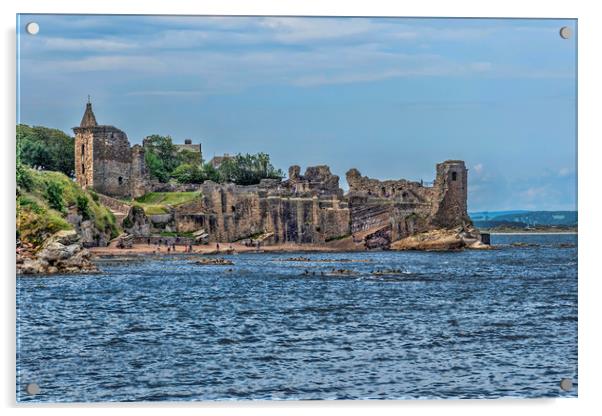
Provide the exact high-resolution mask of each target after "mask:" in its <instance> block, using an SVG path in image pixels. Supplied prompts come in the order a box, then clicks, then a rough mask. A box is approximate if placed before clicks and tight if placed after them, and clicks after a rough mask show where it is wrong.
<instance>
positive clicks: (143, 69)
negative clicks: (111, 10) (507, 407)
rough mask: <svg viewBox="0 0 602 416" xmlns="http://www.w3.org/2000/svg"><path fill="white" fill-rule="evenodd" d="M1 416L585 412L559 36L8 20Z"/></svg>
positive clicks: (569, 62)
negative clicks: (13, 352) (12, 291)
mask: <svg viewBox="0 0 602 416" xmlns="http://www.w3.org/2000/svg"><path fill="white" fill-rule="evenodd" d="M17 55H18V56H17V123H16V124H17V125H16V144H17V146H16V148H17V165H16V182H17V190H16V191H17V192H16V201H17V229H16V251H17V265H16V267H17V276H16V287H17V293H16V300H17V302H16V304H17V356H16V370H17V371H16V398H17V401H19V402H107V401H210V400H242V401H248V400H309V399H312V400H313V399H324V400H335V399H345V400H368V399H388V400H398V399H440V398H452V399H454V398H484V399H489V398H504V397H517V398H542V397H577V394H578V393H577V391H578V388H577V387H578V374H577V200H576V192H577V170H576V169H577V160H576V157H577V155H576V147H577V134H576V120H577V108H576V84H577V76H576V74H577V21H576V20H575V19H490V18H479V19H458V18H453V19H452V18H449V19H448V18H402V17H399V18H393V17H388V18H384V17H378V18H377V17H374V18H368V17H362V18H346V17H278V16H156V15H152V16H151V15H145V16H142V15H141V16H132V15H130V16H123V15H35V14H22V15H18V16H17Z"/></svg>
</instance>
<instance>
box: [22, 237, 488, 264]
mask: <svg viewBox="0 0 602 416" xmlns="http://www.w3.org/2000/svg"><path fill="white" fill-rule="evenodd" d="M122 240H123V236H120V238H117V239H115V240H114V242H113V243H112V244H110V245H109V246H107V247H91V248H90V249H86V248H84V247H83V245H82V243H81V238H80V236H79V235H78V234H77V233H76V232H75V231H72V230H71V231H59V232H57V233H56V234H54V235H52V236H51V237H50V238H48V239H47V240H46V241H45V242H44V243H43V244H42V246H41V247H39V248H38V249H37V250H36V249H34V248H32V247H23V246H21V247H19V248H17V274H23V275H30V274H45V275H50V274H81V273H98V272H99V270H98V268H97V266H96V265H95V263H94V261H93V260H94V258H97V259H102V258H117V259H125V260H128V259H130V260H131V259H132V258H133V257H141V256H168V255H169V256H177V255H221V256H224V255H225V256H228V255H235V254H238V253H344V252H367V251H371V250H367V249H366V247H365V246H363V245H361V244H352V243H351V242H349V244H344V242H343V244H342V243H341V242H337V243H336V244H330V245H329V244H292V243H286V244H272V245H266V246H262V247H261V249H259V250H258V249H257V248H255V247H249V246H248V245H245V244H241V243H231V244H228V243H222V245H221V246H222V247H221V249H220V247H219V243H217V244H207V245H196V246H192V251H188V249H187V248H186V247H185V246H179V247H177V246H173V247H169V248H167V247H161V246H158V245H154V244H127V245H125V244H119V242H121V241H122ZM492 248H493V247H491V246H489V245H486V244H483V243H482V242H481V241H480V239H479V235H478V231H476V230H474V229H469V230H466V229H464V228H462V227H457V228H454V229H440V230H432V231H427V232H424V233H419V234H415V235H412V236H410V237H406V238H403V239H400V240H398V241H395V242H393V243H391V245H390V247H389V248H388V250H390V251H406V250H415V251H460V250H464V249H471V250H488V249H492ZM186 257H187V258H189V257H188V256H186ZM281 261H295V262H310V261H314V260H312V259H310V258H308V257H304V256H297V257H290V258H287V259H283V260H281ZM316 261H323V262H328V261H331V260H316ZM198 263H199V264H218V263H216V262H215V261H214V259H205V260H200V261H198ZM219 264H224V265H227V264H230V262H229V261H224V262H223V263H219Z"/></svg>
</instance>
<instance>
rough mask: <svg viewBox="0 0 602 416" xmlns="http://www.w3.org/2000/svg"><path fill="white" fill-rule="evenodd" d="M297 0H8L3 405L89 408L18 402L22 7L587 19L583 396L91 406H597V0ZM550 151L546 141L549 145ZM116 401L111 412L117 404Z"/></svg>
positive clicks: (276, 410)
mask: <svg viewBox="0 0 602 416" xmlns="http://www.w3.org/2000/svg"><path fill="white" fill-rule="evenodd" d="M316 3H318V2H311V1H307V0H305V1H302V0H299V1H291V0H237V1H226V0H222V1H204V2H198V3H196V4H193V3H192V2H191V1H190V0H189V1H185V0H170V1H168V2H165V1H158V0H137V1H133V0H132V1H124V0H120V1H115V0H94V1H92V0H88V1H86V0H83V1H78V2H74V1H68V0H44V1H43V0H39V1H33V0H19V1H17V0H4V1H2V2H1V3H0V7H1V8H2V13H1V19H2V26H3V32H2V33H3V46H4V56H3V59H2V65H1V67H2V68H1V70H2V78H1V79H2V90H1V91H3V99H2V101H1V104H0V105H1V111H0V114H1V116H2V126H3V127H4V128H3V133H4V137H3V138H2V139H3V140H2V141H1V142H2V146H3V148H2V152H0V155H1V157H2V162H0V166H2V169H3V175H2V180H1V181H0V184H1V186H2V189H1V194H0V195H2V196H3V197H4V200H5V203H4V204H0V207H1V209H2V219H3V220H4V221H5V222H4V227H3V228H2V230H3V231H4V232H3V233H2V235H3V238H2V239H1V240H2V250H1V251H0V252H1V253H2V256H3V260H4V262H3V265H4V266H5V271H6V272H5V273H3V276H2V277H1V279H2V289H3V290H2V296H3V300H4V301H3V302H2V305H3V308H2V317H1V318H0V321H1V322H2V335H3V336H2V342H1V343H0V345H1V349H2V356H1V357H2V360H1V361H0V363H1V364H0V365H1V367H0V374H1V378H0V380H1V389H0V392H1V397H2V400H1V403H2V405H3V406H4V407H6V408H8V412H5V413H4V414H13V412H17V411H19V412H20V413H21V414H23V413H26V414H29V413H31V412H34V411H42V412H44V413H45V414H47V415H55V414H56V415H59V414H61V415H62V414H81V413H82V409H81V405H71V406H65V405H62V406H59V405H45V406H39V405H38V406H31V405H16V404H15V296H14V295H15V281H14V233H13V230H14V225H15V220H14V218H15V216H14V209H15V207H14V197H13V195H14V191H15V185H14V160H15V156H14V151H15V141H14V140H15V139H14V137H15V135H14V125H15V118H16V117H15V21H16V18H15V15H16V13H18V12H20V13H112V14H137V13H144V14H197V15H202V14H223V15H228V14H235V15H241V14H244V15H265V14H269V15H308V16H309V15H333V16H337V15H345V16H442V17H554V18H578V19H579V99H578V102H579V152H578V153H579V166H578V168H579V223H580V224H579V398H578V399H549V400H525V399H523V400H490V401H477V400H471V401H459V400H439V401H403V402H390V401H389V402H366V401H353V402H242V403H210V402H209V403H183V404H173V403H169V404H166V403H161V404H156V405H150V404H130V405H115V404H113V405H86V406H85V407H86V409H85V412H86V414H94V415H95V414H98V415H101V414H106V413H107V411H111V412H113V411H114V410H113V408H115V410H117V409H116V408H118V407H123V408H124V409H121V410H119V412H122V411H124V410H128V411H129V412H135V413H141V414H142V413H144V414H145V415H163V414H164V413H165V412H166V409H167V408H174V410H170V413H172V412H175V413H178V414H199V413H201V412H202V414H228V415H230V414H240V413H249V414H255V415H265V414H278V415H279V414H282V413H286V414H293V415H297V414H298V415H305V414H307V413H309V412H311V413H312V414H317V415H325V414H331V413H333V412H341V413H343V412H344V413H345V414H347V415H360V414H361V415H365V414H366V413H367V412H379V413H382V414H396V415H398V414H399V413H400V412H416V411H420V412H425V413H427V414H439V413H442V412H444V413H445V414H446V415H460V414H461V415H470V414H478V415H482V414H483V413H487V414H488V415H489V414H490V415H498V414H499V415H505V416H507V415H508V413H512V414H515V413H527V412H529V413H539V412H541V413H545V414H549V415H555V414H562V415H566V414H579V415H580V414H588V413H593V411H594V409H596V408H598V411H599V409H600V408H602V406H600V404H599V403H598V400H597V397H598V396H599V395H600V393H599V391H598V390H599V388H600V387H601V383H600V378H602V368H601V366H600V355H601V351H602V345H601V344H600V335H599V333H600V323H599V322H598V321H599V317H602V311H601V308H600V305H601V304H602V302H600V297H601V296H602V290H601V289H602V285H601V283H600V282H601V281H602V273H601V272H600V266H599V262H597V261H596V257H597V255H599V253H598V245H599V235H600V232H601V231H602V230H601V229H600V218H602V211H600V210H599V209H598V207H599V206H600V205H599V204H598V202H600V196H599V195H600V192H601V190H600V185H599V180H598V178H600V172H599V168H600V161H599V157H600V156H599V155H601V154H602V152H600V141H601V140H602V134H601V129H600V123H601V118H602V117H601V115H600V112H601V107H602V106H601V104H600V97H601V94H600V93H601V92H602V91H601V89H600V77H601V76H600V74H602V66H601V63H600V55H601V54H600V52H599V51H600V45H599V43H600V41H601V40H602V33H601V32H602V24H600V21H601V20H600V18H601V17H602V16H601V15H600V13H598V12H597V10H596V9H595V4H596V2H594V1H587V2H586V1H582V2H579V3H577V1H576V0H573V1H569V0H565V1H557V0H548V1H541V2H535V1H533V2H527V1H525V0H521V1H519V0H505V1H501V0H498V1H497V2H495V3H493V2H488V1H476V0H453V1H451V0H448V1H445V0H438V1H435V0H420V1H415V0H413V1H408V2H401V1H399V2H393V1H388V2H387V1H381V0H370V1H352V0H346V1H345V0H339V1H334V0H333V1H321V2H319V4H316ZM542 151H545V149H542ZM109 408H110V409H111V410H109Z"/></svg>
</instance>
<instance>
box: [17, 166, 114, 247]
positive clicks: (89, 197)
mask: <svg viewBox="0 0 602 416" xmlns="http://www.w3.org/2000/svg"><path fill="white" fill-rule="evenodd" d="M16 203H17V239H18V240H20V241H21V242H23V243H26V244H31V245H33V246H38V245H39V244H41V243H42V242H43V241H44V240H45V239H46V238H47V237H49V236H50V235H51V234H53V233H55V232H57V231H60V230H71V229H73V228H74V227H73V225H71V224H70V223H69V222H68V221H67V216H68V215H69V214H70V213H72V214H78V215H80V216H81V217H82V220H91V221H93V222H94V226H95V227H96V229H98V230H102V231H104V232H107V233H108V234H110V235H111V236H112V237H115V236H117V235H118V232H119V230H118V228H117V225H116V223H115V217H114V216H113V214H112V213H111V212H110V211H109V210H108V209H107V208H106V207H104V206H103V205H101V204H99V203H98V196H97V195H96V194H95V193H93V192H88V191H85V190H83V189H82V188H81V187H80V186H79V185H78V184H77V183H75V182H74V181H73V180H71V179H70V178H69V177H67V176H66V175H64V174H63V173H60V172H51V171H37V170H34V169H31V168H28V167H26V166H24V165H20V166H18V167H17V201H16Z"/></svg>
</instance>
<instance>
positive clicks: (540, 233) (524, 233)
mask: <svg viewBox="0 0 602 416" xmlns="http://www.w3.org/2000/svg"><path fill="white" fill-rule="evenodd" d="M481 232H483V233H489V234H494V235H546V234H575V235H577V234H578V232H577V231H484V230H481Z"/></svg>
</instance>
